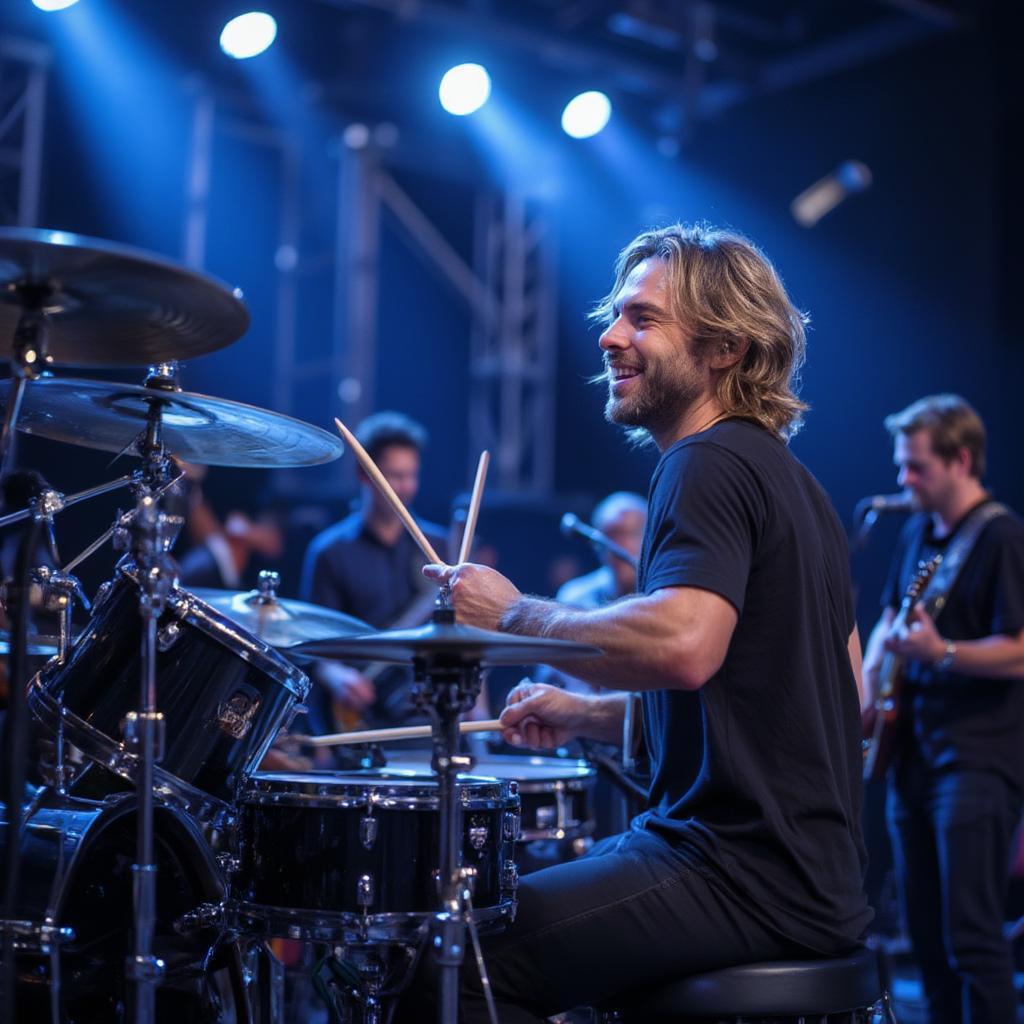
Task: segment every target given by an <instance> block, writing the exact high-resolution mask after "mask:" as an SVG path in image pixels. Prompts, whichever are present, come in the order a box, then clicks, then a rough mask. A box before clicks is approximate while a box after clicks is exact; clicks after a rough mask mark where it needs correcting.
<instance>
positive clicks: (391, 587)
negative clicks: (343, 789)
mask: <svg viewBox="0 0 1024 1024" xmlns="http://www.w3.org/2000/svg"><path fill="white" fill-rule="evenodd" d="M356 437H357V438H358V439H359V442H360V444H362V446H363V447H364V448H365V449H366V451H367V452H368V454H369V455H370V457H371V458H372V459H373V461H374V462H375V463H376V464H377V467H378V468H379V469H380V471H381V472H382V473H383V474H384V477H385V478H386V479H387V481H388V483H389V484H391V487H392V488H393V489H394V491H395V493H396V494H397V495H398V496H399V498H401V499H402V501H403V503H404V504H405V505H406V507H410V508H411V506H412V505H413V503H414V501H415V499H416V495H417V493H418V492H419V486H420V460H421V456H422V452H423V449H424V447H425V446H426V443H427V434H426V431H425V430H424V429H423V427H421V426H420V425H419V424H418V423H416V422H415V421H414V420H412V419H410V418H409V417H408V416H405V415H403V414H402V413H398V412H380V413H376V414H374V415H373V416H370V417H368V418H367V419H365V420H363V422H362V423H360V424H359V426H358V427H357V429H356ZM357 473H358V479H359V485H360V487H359V500H358V505H357V507H356V509H355V510H354V511H353V512H352V513H351V514H350V515H349V516H347V517H346V518H345V519H342V520H341V521H340V522H338V523H335V524H334V525H333V526H330V527H328V528H327V529H326V530H324V531H323V532H322V533H320V534H318V535H317V536H316V537H315V538H314V539H313V541H312V542H311V543H310V545H309V548H308V550H307V551H306V556H305V559H304V562H303V568H302V584H301V593H300V596H301V597H302V599H303V600H306V601H311V602H312V603H314V604H318V605H322V606H324V607H326V608H333V609H335V610H336V611H340V612H345V613H346V614H348V615H354V616H356V618H359V619H363V620H364V621H366V622H368V623H370V625H371V626H373V627H374V628H376V629H386V628H389V627H392V626H395V625H396V624H398V623H400V622H401V621H402V620H403V617H405V616H408V617H410V618H414V619H415V622H412V623H406V624H407V625H418V624H420V623H422V622H424V621H425V620H426V619H427V618H428V617H429V615H430V612H431V610H432V608H433V601H434V598H435V597H436V595H437V589H436V587H435V586H434V585H433V584H431V583H429V582H428V581H426V580H424V578H423V576H422V574H421V572H420V568H421V567H422V565H423V556H422V555H421V554H420V551H419V548H418V547H417V546H416V544H415V542H414V541H413V540H412V538H411V537H410V536H409V534H408V533H407V532H406V530H405V529H404V527H403V526H402V522H401V520H400V519H399V518H398V516H396V515H395V513H394V512H393V511H392V509H391V506H390V505H388V503H387V502H386V501H385V500H384V498H383V497H382V496H381V494H380V492H379V491H378V490H377V488H376V487H374V486H373V484H372V483H371V482H370V480H369V479H368V478H367V477H366V475H365V474H364V473H363V471H362V469H359V470H357ZM420 526H421V527H422V529H423V531H424V533H425V534H426V535H427V537H428V539H429V540H430V542H431V544H433V545H434V547H435V549H437V550H439V551H444V550H445V549H446V541H447V536H446V532H445V530H444V529H443V528H442V527H440V526H435V525H434V524H432V523H427V522H422V521H421V522H420ZM312 677H313V678H314V679H315V681H317V682H319V683H321V684H323V686H322V687H316V688H314V691H313V693H311V694H310V712H309V720H308V722H307V723H306V727H308V729H309V731H311V732H314V733H316V732H333V731H334V728H335V726H334V725H333V724H332V719H333V715H332V713H331V700H333V702H334V703H335V706H337V707H338V709H339V710H340V711H343V712H347V713H349V714H350V715H351V716H353V717H352V719H351V722H354V721H357V720H358V719H359V718H368V719H369V720H370V721H371V723H372V724H374V725H387V724H395V721H396V720H397V719H398V718H400V717H401V713H402V712H403V711H404V710H405V707H404V702H401V706H400V707H397V708H389V707H388V705H387V699H388V696H389V694H390V693H392V692H401V691H402V690H404V684H405V683H406V682H407V681H408V679H409V674H408V672H407V671H405V670H397V671H389V672H388V674H387V679H388V682H387V683H384V681H383V679H381V680H378V683H377V684H375V683H374V682H373V681H371V680H370V679H369V678H368V677H367V676H366V675H365V674H364V673H363V672H361V671H360V670H359V669H357V668H355V667H353V666H350V665H343V664H341V663H339V662H322V663H320V664H318V665H317V666H316V668H315V669H314V670H313V672H312ZM344 724H346V723H339V725H344Z"/></svg>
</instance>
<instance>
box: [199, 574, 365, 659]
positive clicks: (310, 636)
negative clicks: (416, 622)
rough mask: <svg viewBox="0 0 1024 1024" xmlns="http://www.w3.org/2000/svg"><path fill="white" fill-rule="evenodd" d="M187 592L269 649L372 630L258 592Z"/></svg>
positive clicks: (324, 610)
mask: <svg viewBox="0 0 1024 1024" xmlns="http://www.w3.org/2000/svg"><path fill="white" fill-rule="evenodd" d="M189 593H191V594H193V595H195V596H196V597H198V598H199V600H200V601H205V602H206V603H207V604H208V605H210V606H211V607H212V608H214V609H216V610H217V611H218V612H220V613H221V614H222V615H225V616H226V617H227V618H229V619H231V621H232V622H236V623H237V624H238V625H239V626H241V627H242V628H243V629H245V630H247V631H248V632H250V633H252V635H253V636H255V637H258V638H259V639H260V640H262V641H263V642H264V643H265V644H268V645H269V646H271V647H277V648H284V649H290V648H293V647H295V646H296V645H297V644H301V643H304V642H307V641H310V640H325V639H327V638H328V637H345V636H356V635H358V634H361V633H370V632H372V631H373V627H372V626H370V625H368V624H367V623H365V622H363V621H362V619H357V618H356V617H355V616H353V615H345V614H343V613H342V612H336V611H334V610H333V609H331V608H321V607H320V605H317V604H307V603H306V602H305V601H293V600H292V599H291V598H284V597H277V596H276V595H274V596H271V597H268V596H266V595H264V594H261V593H260V592H259V591H258V590H250V591H248V592H244V591H241V592H240V591H233V590H213V589H209V588H206V587H197V588H196V589H194V590H190V591H189Z"/></svg>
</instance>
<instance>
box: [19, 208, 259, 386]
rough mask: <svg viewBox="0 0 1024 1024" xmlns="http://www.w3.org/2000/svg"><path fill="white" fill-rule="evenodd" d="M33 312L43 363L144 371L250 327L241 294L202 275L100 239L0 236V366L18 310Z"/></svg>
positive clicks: (37, 233) (31, 232) (36, 232)
mask: <svg viewBox="0 0 1024 1024" xmlns="http://www.w3.org/2000/svg"><path fill="white" fill-rule="evenodd" d="M33 302H36V303H40V304H41V308H42V310H43V311H44V312H45V313H46V314H47V318H48V322H49V341H48V346H47V353H48V359H47V363H48V364H49V363H58V364H64V365H68V366H136V365H139V366H144V365H147V364H149V363H162V362H167V361H168V360H172V359H179V360H181V359H192V358H194V357H195V356H200V355H203V354H205V353H207V352H214V351H216V350H217V349H219V348H223V347H224V346H225V345H230V344H231V342H233V341H235V340H236V339H237V338H239V337H241V336H242V335H243V334H244V333H245V332H246V330H247V329H248V327H249V312H248V310H247V309H246V308H245V305H244V304H243V303H242V293H241V291H239V290H238V289H237V288H235V289H232V288H231V287H229V286H228V285H226V284H225V283H224V282H223V281H219V280H218V279H217V278H215V277H211V276H210V275H209V274H203V273H200V272H199V271H197V270H192V269H190V268H187V267H183V266H181V265H179V264H177V263H175V262H173V261H172V260H168V259H165V258H164V257H162V256H157V255H156V254H154V253H151V252H146V251H145V250H143V249H135V248H132V247H130V246H127V245H118V244H115V243H114V242H107V241H104V240H102V239H99V238H85V237H83V236H82V235H73V234H69V233H68V232H66V231H45V230H42V229H39V228H2V229H0V359H6V358H8V357H9V356H10V354H11V348H12V340H13V338H14V332H15V328H16V327H17V325H18V320H19V318H20V316H21V313H22V311H23V310H24V309H25V308H26V306H28V305H32V304H33Z"/></svg>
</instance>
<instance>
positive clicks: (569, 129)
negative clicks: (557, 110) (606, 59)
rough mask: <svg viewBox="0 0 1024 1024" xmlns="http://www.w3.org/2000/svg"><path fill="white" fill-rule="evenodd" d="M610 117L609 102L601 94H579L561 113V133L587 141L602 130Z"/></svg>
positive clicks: (594, 91)
mask: <svg viewBox="0 0 1024 1024" xmlns="http://www.w3.org/2000/svg"><path fill="white" fill-rule="evenodd" d="M611 116H612V104H611V100H609V99H608V97H607V96H605V94H604V93H603V92H597V91H596V90H592V91H590V92H581V93H580V94H579V96H574V97H573V98H572V99H571V100H569V102H568V103H566V105H565V110H563V111H562V131H564V132H565V134H566V135H571V136H572V137H573V138H574V139H589V138H590V137H591V136H592V135H596V134H597V133H598V132H599V131H601V130H602V129H603V128H604V126H605V125H606V124H607V123H608V119H609V118H610V117H611Z"/></svg>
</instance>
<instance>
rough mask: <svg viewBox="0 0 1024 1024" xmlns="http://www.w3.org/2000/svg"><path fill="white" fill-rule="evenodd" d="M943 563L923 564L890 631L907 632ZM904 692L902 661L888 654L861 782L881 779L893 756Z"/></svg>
mask: <svg viewBox="0 0 1024 1024" xmlns="http://www.w3.org/2000/svg"><path fill="white" fill-rule="evenodd" d="M941 562H942V555H936V556H935V557H934V558H933V559H932V560H931V561H929V562H922V563H921V565H920V566H919V567H918V570H917V573H916V574H915V575H914V578H913V579H912V580H911V581H910V586H908V587H907V592H906V593H905V594H904V595H903V600H902V602H901V603H900V610H899V611H898V612H897V614H896V618H895V619H893V623H892V628H893V629H894V630H902V629H906V628H907V623H908V622H909V621H910V614H911V612H912V611H913V610H914V607H915V606H916V605H917V603H918V601H919V600H920V598H921V595H922V593H923V592H924V590H925V588H926V587H927V586H928V584H929V583H930V582H931V579H932V577H933V576H934V575H935V571H936V570H937V569H938V567H939V565H940V564H941ZM902 689H903V660H902V659H901V658H899V657H897V656H896V655H895V654H892V653H891V652H890V653H888V654H886V656H885V658H883V660H882V665H881V668H880V669H879V672H878V685H877V686H876V687H875V699H874V711H875V720H874V725H873V727H872V729H871V735H870V736H869V737H867V738H866V739H865V740H864V744H863V746H864V781H865V782H874V781H875V780H877V779H884V778H885V775H886V772H888V770H889V768H890V766H891V765H892V760H893V757H894V756H895V753H896V745H897V734H898V732H899V728H900V726H899V719H900V695H901V691H902Z"/></svg>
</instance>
